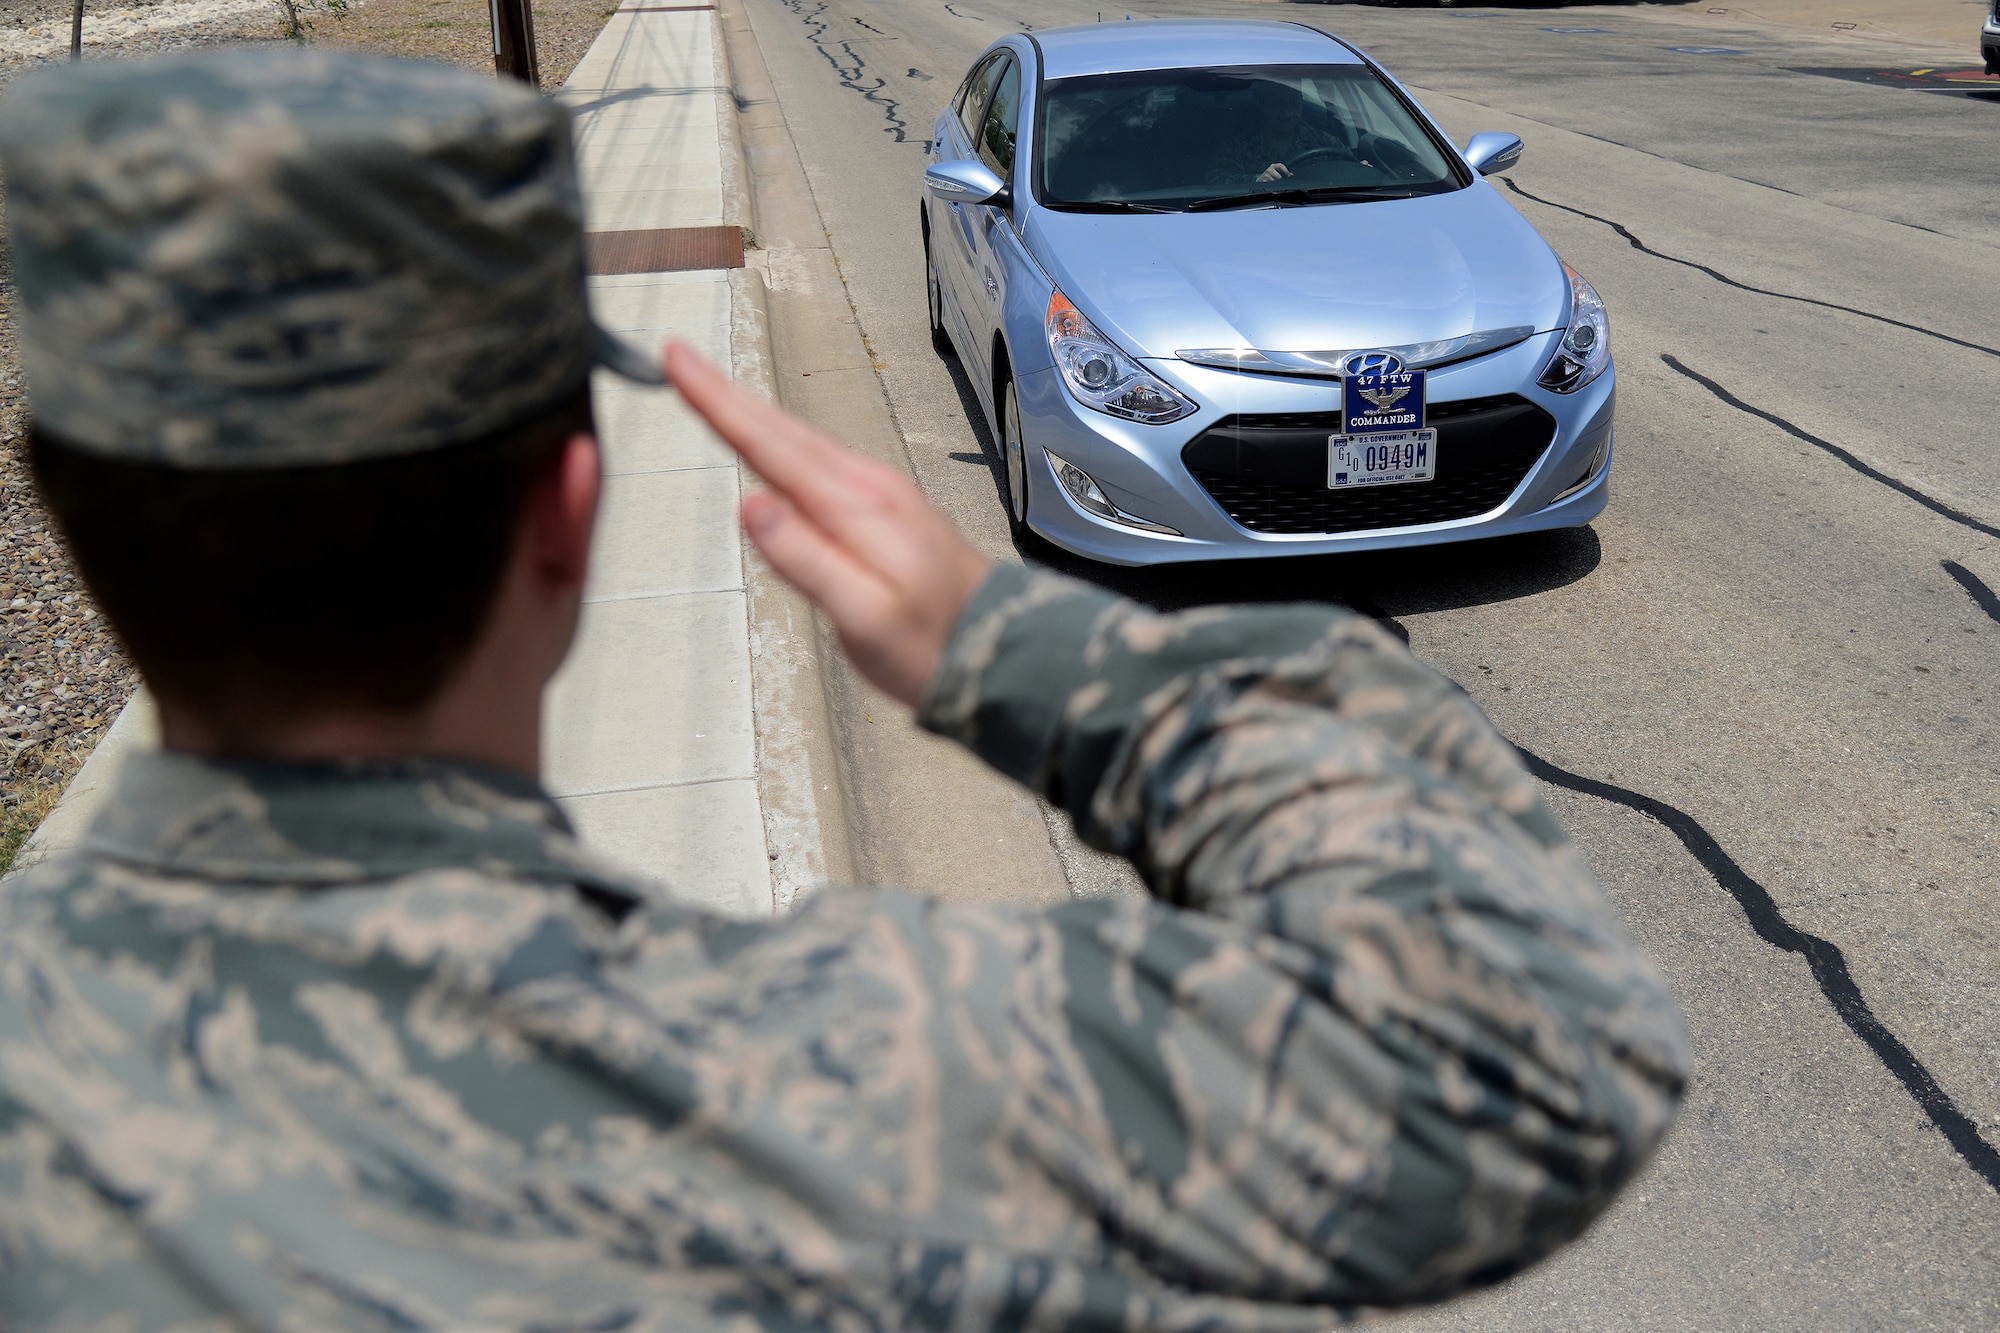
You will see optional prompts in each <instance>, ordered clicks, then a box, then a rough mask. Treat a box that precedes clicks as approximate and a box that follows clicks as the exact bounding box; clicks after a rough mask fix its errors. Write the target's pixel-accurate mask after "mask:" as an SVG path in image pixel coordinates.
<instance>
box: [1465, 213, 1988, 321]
mask: <svg viewBox="0 0 2000 1333" xmlns="http://www.w3.org/2000/svg"><path fill="white" fill-rule="evenodd" d="M1500 179H1501V180H1503V181H1506V182H1507V188H1508V189H1510V190H1512V191H1513V192H1514V193H1515V194H1518V195H1520V196H1521V197H1522V198H1523V199H1532V200H1533V201H1534V202H1536V203H1538V204H1541V205H1543V206H1544V207H1547V208H1554V209H1560V210H1561V211H1562V212H1565V213H1574V214H1575V215H1576V216H1577V217H1580V218H1588V219H1590V220H1591V221H1592V222H1601V223H1603V224H1604V225H1605V226H1607V227H1609V228H1611V230H1612V231H1614V232H1617V233H1618V234H1619V235H1620V236H1622V237H1624V238H1625V240H1626V241H1628V242H1629V243H1630V244H1631V246H1632V248H1633V249H1634V250H1637V251H1638V252H1639V253H1640V254H1643V255H1650V256H1652V257H1653V258H1654V259H1664V260H1666V261H1667V262H1668V263H1669V264H1679V265H1681V266H1682V267H1684V268H1691V269H1694V270H1695V271H1696V272H1698V273H1705V274H1707V275H1708V276H1709V277H1711V278H1713V279H1715V280H1716V281H1717V282H1719V283H1721V284H1723V285H1724V286H1725V287H1734V288H1736V289H1737V290H1739V291H1745V292H1754V293H1756V294H1757V295H1759V296H1775V297H1777V298H1778V299H1779V300H1781V301H1797V302H1798V303H1799V304H1801V305H1814V306H1818V307H1820V309H1822V310H1837V311H1839V312H1841V313H1842V314H1845V315H1855V316H1858V317H1859V318H1861V319H1872V320H1874V321H1875V322H1876V323H1878V324H1887V325H1889V326H1890V327H1891V328H1898V329H1906V330H1908V331H1909V332H1911V333H1921V334H1923V335H1924V336H1925V337H1926V338H1936V339H1937V340H1938V341H1939V342H1947V343H1950V344H1952V345H1953V346H1954V347H1963V348H1965V349H1967V350H1968V351H1973V352H1984V353H1985V354H1986V355H1988V356H2000V347H1988V346H1987V345H1986V344H1985V343H1976V342H1972V341H1970V340H1969V339H1965V338H1954V337H1952V336H1951V335H1950V334H1949V333H1939V332H1938V331H1937V330H1936V329H1927V328H1925V327H1924V326H1923V325H1921V324H1910V323H1906V322H1904V321H1903V320H1900V319H1891V318H1890V317H1889V316H1887V315H1878V314H1876V313H1875V312H1874V311H1872V310H1861V309H1857V308H1856V307H1854V306H1851V305H1838V304H1835V303H1834V302H1832V301H1821V300H1818V299H1816V298H1814V297H1811V296H1800V295H1798V294H1797V293H1795V292H1781V291H1776V290H1773V289H1772V288H1769V287H1758V286H1755V285H1753V284H1751V283H1747V282H1742V281H1740V280H1738V279H1736V278H1732V277H1730V276H1729V275H1728V274H1727V273H1724V272H1722V271H1721V270H1720V269H1714V268H1710V267H1709V266H1708V265H1706V264H1701V263H1697V262H1695V261H1694V260H1692V259H1682V258H1681V257H1680V256H1679V255H1670V254H1668V253H1667V252H1666V251H1664V250H1656V249H1654V248H1653V247H1652V246H1650V245H1648V244H1646V243H1645V242H1644V241H1642V240H1640V239H1639V238H1638V237H1637V236H1635V235H1633V234H1632V230H1631V228H1629V227H1627V226H1626V225H1625V224H1624V223H1622V222H1614V221H1612V220H1611V219H1610V218H1607V217H1600V216H1598V215H1597V214H1595V213H1590V212H1586V211H1585V210H1583V209H1581V208H1572V207H1571V206H1570V205H1568V204H1559V203H1557V202H1556V201H1555V200H1553V199H1544V198H1542V197H1541V196H1540V195H1538V194H1534V193H1532V192H1530V191H1528V190H1524V189H1522V188H1521V187H1520V186H1519V185H1516V184H1515V183H1514V178H1513V177H1511V176H1502V177H1501V178H1500Z"/></svg>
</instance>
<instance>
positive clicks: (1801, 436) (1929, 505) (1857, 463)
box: [1660, 352, 2000, 537]
mask: <svg viewBox="0 0 2000 1333" xmlns="http://www.w3.org/2000/svg"><path fill="white" fill-rule="evenodd" d="M1660 360H1662V361H1664V362H1666V363H1667V367H1668V368H1669V369H1671V370H1675V371H1678V372H1679V373H1680V374H1682V375H1685V376H1686V377H1687V378H1689V379H1691V380H1693V381H1694V382H1695V383H1696V384H1699V385H1700V386H1701V387H1702V388H1704V389H1707V390H1708V391H1709V392H1710V393H1712V394H1714V395H1715V396H1716V397H1717V398H1719V399H1721V400H1722V401H1723V402H1724V403H1726V404H1728V405H1729V406H1730V407H1733V408H1735V409H1736V410H1737V411H1739V412H1747V413H1749V414H1750V415H1751V416H1753V417H1756V418H1758V419H1759V420H1760V421H1768V422H1770V423H1771V424H1772V425H1773V426H1776V427H1777V428H1778V429H1779V430H1781V431H1783V432H1785V434H1787V435H1789V436H1791V437H1792V438H1793V439H1795V440H1800V441H1803V442H1804V443H1806V444H1810V445H1812V446H1813V447H1814V448H1815V449H1823V450H1825V451H1826V452H1827V453H1829V454H1831V455H1833V456H1834V457H1835V458H1837V459H1839V460H1840V461H1841V462H1843V463H1845V464H1847V466H1849V467H1851V468H1853V469H1854V470H1855V471H1856V472H1859V473H1860V474H1861V475H1862V476H1864V477H1866V478H1868V479H1869V480H1870V481H1879V482H1881V483H1882V484H1883V485H1884V486H1887V487H1888V488H1889V489H1890V490H1892V491H1895V492H1896V493H1897V494H1899V495H1905V496H1908V497H1909V498H1910V499H1912V500H1915V501H1916V502H1917V503H1918V504H1920V505H1922V506H1923V507H1924V508H1926V509H1928V510H1930V511H1931V512H1932V513H1934V514H1937V515H1939V516H1941V517H1943V518H1948V519H1950V520H1951V521H1952V522H1954V523H1956V524H1958V525H1959V526H1960V527H1965V528H1970V529H1972V530H1973V531H1974V532H1978V533H1983V534H1984V535H1986V536H1988V537H2000V528H1996V527H1994V526H1993V525H1992V524H1990V523H1984V522H1981V521H1980V520H1979V519H1976V518H1974V517H1973V516H1972V515H1970V514H1968V513H1966V512H1965V511H1964V510H1962V509H1954V508H1953V507H1952V506H1950V505H1948V504H1946V503H1945V502H1944V501H1942V500H1940V499H1938V498H1937V497H1935V496H1932V495H1927V494H1925V493H1924V492H1923V491H1920V490H1918V489H1917V488H1916V487H1915V486H1912V485H1910V483H1908V482H1907V481H1901V480H1898V479H1897V478H1895V477H1892V476H1890V475H1889V474H1888V473H1886V472H1884V471H1882V470H1881V469H1879V468H1875V467H1871V466H1869V465H1868V464H1867V463H1864V462H1862V461H1861V460H1860V459H1859V458H1857V457H1855V456H1854V455H1853V454H1851V453H1849V452H1848V451H1847V450H1845V449H1843V448H1841V447H1840V446H1839V445H1837V444H1835V443H1834V442H1833V441H1831V440H1824V439H1821V438H1820V437H1819V436H1817V435H1814V434H1813V433H1812V432H1811V431H1808V430H1803V429H1801V428H1800V427H1798V426H1795V425H1793V424H1792V423H1791V422H1789V421H1787V420H1785V419H1784V418H1783V417H1781V416H1779V415H1778V414H1777V413H1776V412H1767V411H1765V410H1764V409H1763V408H1761V407H1752V406H1751V405H1750V404H1749V403H1746V402H1744V401H1743V400H1742V399H1741V398H1738V397H1737V396H1736V395H1735V394H1733V393H1731V392H1730V391H1729V390H1727V389H1725V388H1723V387H1722V386H1721V385H1720V384H1717V383H1716V382H1715V381H1714V380H1712V379H1710V378H1709V377H1708V376H1706V375H1704V374H1702V373H1701V372H1700V371H1698V370H1690V369H1688V368H1687V367H1686V366H1685V365H1682V364H1681V362H1680V360H1679V359H1678V358H1676V357H1675V356H1673V355H1672V354H1671V353H1667V352H1663V353H1661V354H1660Z"/></svg>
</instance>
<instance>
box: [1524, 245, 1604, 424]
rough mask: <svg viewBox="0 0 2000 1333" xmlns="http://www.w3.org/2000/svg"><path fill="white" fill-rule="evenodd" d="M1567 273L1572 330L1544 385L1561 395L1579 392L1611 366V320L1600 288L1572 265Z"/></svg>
mask: <svg viewBox="0 0 2000 1333" xmlns="http://www.w3.org/2000/svg"><path fill="white" fill-rule="evenodd" d="M1563 272H1564V273H1566V274H1568V275H1569V327H1568V328H1566V329H1564V330H1563V336H1562V342H1561V343H1560V344H1559V345H1558V346H1557V347H1556V354H1555V355H1554V356H1553V357H1551V358H1550V359H1549V365H1548V369H1546V370H1544V371H1543V372H1542V379H1541V385H1542V387H1543V388H1544V389H1553V390H1555V391H1556V392H1557V393H1575V392H1576V391H1577V390H1578V389H1581V388H1582V387H1583V386H1584V385H1586V384H1588V383H1590V382H1591V381H1592V380H1594V379H1596V378H1597V377H1598V376H1599V375H1602V374H1603V373H1604V371H1605V369H1606V368H1607V367H1608V366H1610V364H1611V321H1610V319H1609V318H1607V317H1606V315H1605V313H1604V298H1603V297H1601V296H1599V295H1598V294H1597V288H1595V287H1593V286H1591V285H1590V283H1589V282H1587V281H1585V280H1584V276H1583V275H1582V274H1581V273H1578V272H1577V271H1576V270H1575V269H1573V268H1571V267H1570V266H1569V265H1568V264H1564V265H1563Z"/></svg>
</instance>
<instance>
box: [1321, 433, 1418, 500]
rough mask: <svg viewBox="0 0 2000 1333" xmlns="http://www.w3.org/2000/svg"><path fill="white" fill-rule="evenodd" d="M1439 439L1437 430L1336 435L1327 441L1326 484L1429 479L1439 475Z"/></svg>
mask: <svg viewBox="0 0 2000 1333" xmlns="http://www.w3.org/2000/svg"><path fill="white" fill-rule="evenodd" d="M1437 442H1438V433H1437V432H1436V431H1434V430H1396V431H1376V432H1373V433H1371V434H1368V435H1335V436H1333V437H1332V438H1330V439H1328V440H1327V442H1326V484H1327V486H1328V487H1329V488H1331V489H1333V490H1340V489H1341V488H1342V487H1345V486H1397V485H1401V484H1403V483H1405V482H1412V481H1429V480H1430V479H1431V478H1432V477H1434V476H1436V475H1437Z"/></svg>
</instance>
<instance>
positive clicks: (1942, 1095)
mask: <svg viewBox="0 0 2000 1333" xmlns="http://www.w3.org/2000/svg"><path fill="white" fill-rule="evenodd" d="M1945 568H1946V569H1947V570H1948V571H1955V572H1953V574H1952V577H1954V578H1958V577H1959V574H1960V573H1962V572H1963V571H1960V570H1958V568H1957V566H1955V565H1953V564H1952V563H1951V562H1950V561H1946V562H1945ZM1965 578H1972V576H1971V575H1970V574H1965ZM1960 581H1961V582H1963V581H1964V580H1963V579H1961V580H1960ZM1973 581H1974V582H1975V583H1977V582H1978V580H1976V579H1974V580H1973ZM1979 586H1980V588H1981V589H1982V590H1985V585H1984V584H1980V585H1979ZM1967 591H1970V589H1969V588H1968V589H1967ZM1977 596H1978V594H1976V593H1975V594H1974V597H1975V598H1977ZM1986 596H1987V598H1989V599H1992V605H1991V606H1990V607H1988V610H1987V614H1989V615H1992V616H1994V618H1995V619H1996V620H2000V599H1996V598H1994V596H1993V593H1992V592H1991V591H1986ZM1346 600H1347V603H1348V605H1350V606H1352V607H1353V608H1354V609H1355V610H1357V611H1359V612H1360V613H1361V614H1363V615H1365V616H1367V617H1369V618H1370V619H1372V620H1374V621H1376V622H1377V623H1378V624H1380V625H1381V626H1382V627H1383V628H1384V629H1387V630H1388V631H1389V632H1390V633H1392V634H1394V635H1395V636H1396V637H1397V638H1399V639H1401V640H1402V641H1403V642H1404V643H1408V642H1409V641H1410V631H1409V630H1408V629H1406V628H1404V627H1403V625H1402V623H1401V622H1400V621H1398V620H1397V619H1396V618H1395V617H1394V616H1391V615H1389V614H1388V613H1387V612H1385V611H1383V610H1382V609H1381V607H1379V606H1377V605H1375V604H1374V603H1373V602H1372V601H1371V600H1370V599H1368V598H1366V597H1355V596H1348V597H1347V598H1346ZM1981 605H1982V606H1986V603H1981ZM1514 748H1515V749H1516V750H1518V751H1519V752H1520V755H1521V758H1522V760H1523V761H1525V762H1526V764H1527V766H1528V771H1529V772H1530V773H1533V774H1534V775H1535V776H1536V777H1537V778H1539V779H1540V780H1541V781H1543V782H1546V783H1548V784H1550V785H1551V786H1555V787H1562V788H1565V789H1567V790H1569V791H1573V792H1577V793H1579V794H1580V795H1584V796H1593V797H1596V798H1597V799H1598V800H1600V801H1607V802H1609V803H1611V804H1613V805H1619V806H1623V807H1624V808H1626V809H1627V810H1631V811H1633V812H1634V813H1636V814H1640V815H1644V816H1645V817H1646V818H1648V819H1650V820H1652V821H1653V822H1654V823H1656V824H1658V825H1660V826H1661V827H1662V828H1664V829H1666V830H1667V832H1669V833H1671V834H1673V835H1674V838H1675V840H1677V841H1678V842H1679V843H1680V845H1681V846H1682V847H1683V848H1684V849H1685V850H1686V851H1687V853H1688V855H1689V856H1692V857H1693V858H1694V859H1695V862H1696V864H1698V865H1700V866H1701V868H1702V869H1703V870H1705V871H1707V872H1708V876H1709V878H1710V879H1713V880H1714V881H1715V883H1716V885H1717V887H1719V888H1720V889H1721V890H1722V891H1723V892H1724V893H1727V894H1728V895H1729V896H1730V897H1731V898H1733V899H1734V900H1735V901H1736V905H1737V906H1738V907H1739V908H1741V909H1742V911H1743V915H1744V917H1745V918H1746V919H1748V921H1749V922H1750V929H1751V930H1753V931H1755V932H1756V934H1757V937H1758V938H1759V939H1761V940H1763V941H1764V942H1765V943H1766V944H1769V945H1770V946H1771V947H1772V948H1774V949H1779V950H1782V951H1784V952H1786V953H1795V954H1798V955H1799V956H1800V957H1802V958H1804V959H1805V961H1806V967H1807V968H1808V969H1809V970H1810V971H1811V972H1812V977H1813V980H1814V982H1816V983H1817V984H1818V986H1819V991H1820V994H1821V995H1823V996H1825V997H1826V1000H1827V1003H1828V1004H1830V1005H1832V1006H1833V1011H1834V1013H1835V1014H1837V1015H1838V1016H1839V1017H1840V1021H1841V1022H1843V1023H1845V1024H1846V1025H1847V1028H1848V1030H1849V1031H1850V1032H1852V1033H1853V1034H1854V1035H1855V1036H1857V1037H1859V1038H1860V1039H1861V1041H1862V1043H1863V1044H1864V1045H1866V1046H1867V1047H1868V1049H1869V1050H1870V1051H1872V1052H1873V1053H1874V1055H1875V1058H1876V1059H1877V1060H1879V1061H1880V1062H1881V1063H1882V1066H1883V1068H1885V1069H1887V1070H1888V1071H1889V1073H1890V1074H1891V1075H1892V1076H1893V1077H1894V1078H1895V1080H1896V1081H1897V1082H1898V1083H1900V1084H1902V1085H1903V1089H1904V1091H1906V1092H1908V1093H1909V1094H1910V1097H1911V1098H1912V1099H1913V1100H1914V1101H1915V1102H1916V1103H1917V1106H1918V1107H1919V1108H1920V1109H1921V1110H1922V1111H1923V1113H1924V1114H1925V1115H1926V1116H1927V1117H1929V1119H1930V1122H1931V1123H1932V1124H1933V1125H1935V1126H1937V1129H1938V1132H1939V1133H1941V1134H1943V1135H1944V1137H1945V1141H1946V1142H1947V1143H1949V1144H1950V1145H1951V1146H1952V1148H1953V1149H1954V1150H1955V1151H1956V1152H1957V1153H1958V1155H1959V1156H1960V1157H1961V1158H1963V1159H1964V1160H1965V1164H1966V1165H1967V1166H1969V1167H1971V1168H1972V1170H1973V1172H1974V1174H1976V1175H1977V1176H1978V1177H1979V1178H1980V1179H1981V1180H1983V1181H1985V1182H1986V1183H1987V1185H1988V1186H1990V1187H1991V1188H1992V1189H1993V1190H1994V1191H1995V1192H1996V1193H2000V1149H1996V1148H1995V1147H1994V1146H1993V1145H1992V1144H1991V1143H1988V1142H1987V1141H1986V1138H1985V1136H1984V1135H1982V1134H1981V1133H1980V1132H1979V1126H1978V1125H1977V1124H1976V1123H1975V1122H1974V1121H1973V1119H1972V1117H1970V1116H1968V1115H1967V1114H1966V1113H1965V1112H1964V1111H1961V1110H1960V1109H1959V1107H1958V1103H1956V1102H1954V1101H1953V1100H1952V1099H1951V1094H1950V1093H1948V1092H1946V1091H1945V1090H1944V1088H1943V1087H1942V1086H1941V1085H1940V1084H1939V1083H1938V1081H1937V1077H1936V1075H1934V1074H1932V1073H1931V1071H1930V1070H1929V1068H1928V1067H1926V1066H1925V1064H1924V1062H1923V1061H1922V1060H1920V1059H1918V1058H1917V1055H1916V1053H1915V1052H1913V1051H1912V1050H1910V1048H1909V1047H1908V1046H1905V1045H1904V1044H1903V1040H1902V1038H1900V1037H1898V1036H1897V1035H1896V1034H1895V1033H1893V1032H1891V1031H1890V1030H1889V1028H1888V1026H1887V1025H1886V1024H1885V1023H1883V1022H1882V1020H1881V1019H1879V1018H1877V1017H1876V1016H1875V1010H1874V1009H1873V1007H1871V1006H1870V1005H1869V1003H1868V998H1867V997H1866V996H1864V995H1863V994H1862V993H1861V987H1860V986H1858V985H1856V984H1855V981H1854V975H1853V973H1852V972H1851V971H1850V970H1849V968H1848V966H1847V955H1846V954H1844V953H1842V952H1841V950H1840V946H1839V945H1837V944H1835V943H1833V942H1832V941H1831V940H1825V939H1821V938H1820V937H1819V936H1817V935H1815V934H1813V933H1812V932H1810V931H1806V930H1801V929H1799V927H1797V926H1795V925H1793V924H1792V923H1791V922H1790V921H1788V920H1786V919H1785V914H1784V911H1783V909H1781V908H1780V907H1779V906H1778V901H1777V899H1775V898H1773V897H1772V896H1771V891H1770V890H1769V889H1767V888H1765V887H1764V886H1763V885H1762V884H1761V883H1759V882H1758V881H1757V880H1756V879H1754V878H1753V877H1752V876H1751V875H1750V873H1749V872H1748V871H1746V870H1744V869H1743V867H1742V866H1740V865H1738V864H1737V863H1736V859H1735V858H1734V857H1732V856H1730V855H1729V853H1728V852H1726V851H1724V850H1723V849H1722V844H1721V843H1720V842H1718V841H1717V840H1716V838H1715V835H1714V834H1712V833H1710V832H1709V831H1708V830H1707V829H1706V828H1704V827H1703V826H1702V823H1701V821H1700V820H1698V819H1696V818H1695V817H1694V816H1693V815H1691V814H1689V813H1688V812H1687V811H1685V810H1682V809H1680V808H1679V807H1678V806H1673V805H1668V804H1667V803H1666V802H1665V801H1662V800H1660V799H1658V798H1657V797H1652V796H1648V795H1646V794H1645V793H1643V792H1636V791H1632V790H1630V789H1629V788H1625V787H1620V786H1617V785H1615V784H1613V783H1609V782H1599V781H1597V780H1596V779H1594V778H1586V777H1584V776H1583V775H1582V774H1579V773H1572V772H1570V771H1569V770H1568V769H1566V768H1560V767H1558V766H1557V765H1555V764H1552V763H1550V762H1549V761H1548V760H1546V759H1544V758H1542V757H1541V756H1540V755H1538V754H1536V753H1535V752H1534V751H1532V750H1529V749H1527V748H1525V747H1524V746H1522V745H1520V744H1518V743H1516V744H1515V745H1514Z"/></svg>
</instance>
